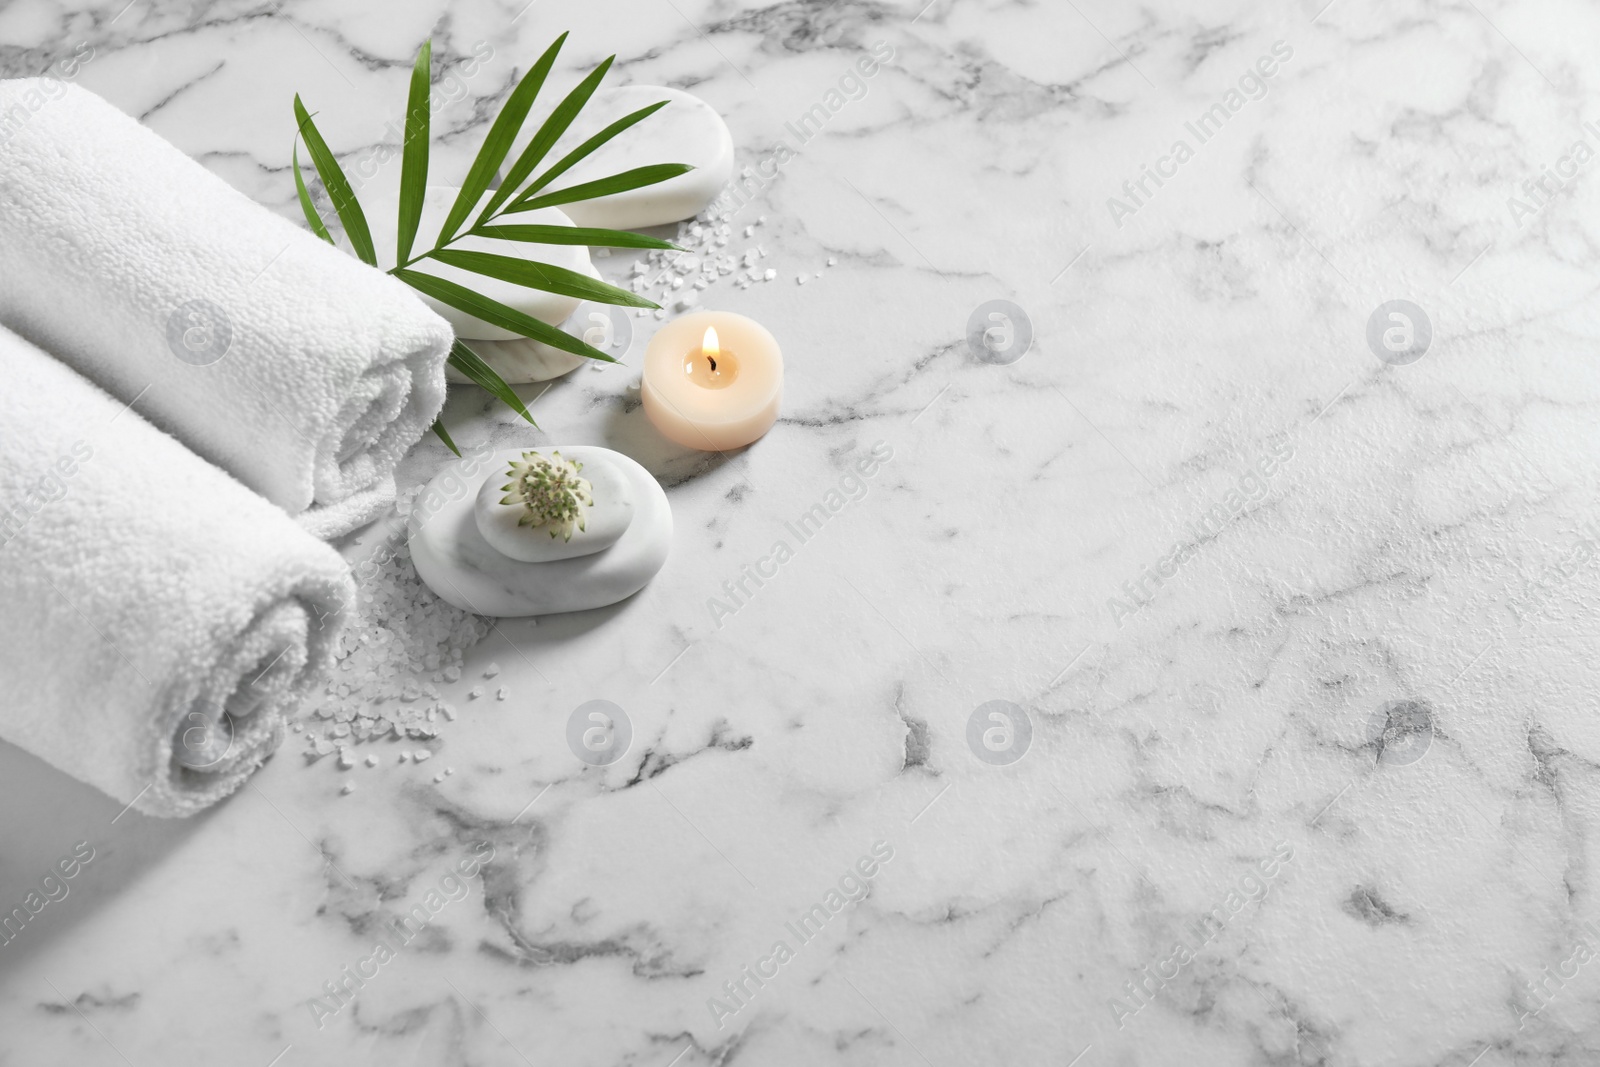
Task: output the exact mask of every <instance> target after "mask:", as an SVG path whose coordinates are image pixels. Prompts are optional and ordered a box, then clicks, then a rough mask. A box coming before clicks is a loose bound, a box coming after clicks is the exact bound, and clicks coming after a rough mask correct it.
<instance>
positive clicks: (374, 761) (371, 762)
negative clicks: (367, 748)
mask: <svg viewBox="0 0 1600 1067" xmlns="http://www.w3.org/2000/svg"><path fill="white" fill-rule="evenodd" d="M377 765H378V757H377V756H368V757H367V766H368V767H376V766H377Z"/></svg>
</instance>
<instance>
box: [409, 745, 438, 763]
mask: <svg viewBox="0 0 1600 1067" xmlns="http://www.w3.org/2000/svg"><path fill="white" fill-rule="evenodd" d="M432 755H433V752H432V751H431V750H429V749H426V748H419V749H417V750H416V751H415V752H413V753H411V762H412V763H421V762H422V761H423V760H425V759H428V758H430V757H431V756H432Z"/></svg>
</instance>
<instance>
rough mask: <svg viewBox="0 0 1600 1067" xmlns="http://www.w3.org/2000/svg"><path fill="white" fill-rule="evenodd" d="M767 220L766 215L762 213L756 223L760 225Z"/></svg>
mask: <svg viewBox="0 0 1600 1067" xmlns="http://www.w3.org/2000/svg"><path fill="white" fill-rule="evenodd" d="M766 221H767V217H766V216H765V215H762V216H760V217H759V218H757V219H756V225H757V226H759V225H761V224H762V223H763V222H766Z"/></svg>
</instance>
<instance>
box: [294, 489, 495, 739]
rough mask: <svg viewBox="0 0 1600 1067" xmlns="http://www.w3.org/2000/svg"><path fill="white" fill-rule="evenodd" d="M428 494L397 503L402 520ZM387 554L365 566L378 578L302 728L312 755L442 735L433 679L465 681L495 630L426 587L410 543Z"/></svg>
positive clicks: (395, 544)
mask: <svg viewBox="0 0 1600 1067" xmlns="http://www.w3.org/2000/svg"><path fill="white" fill-rule="evenodd" d="M421 488H422V487H421V486H418V487H416V488H415V489H412V490H410V491H409V492H407V493H406V494H404V495H403V496H402V497H401V499H400V501H399V502H398V503H397V504H396V509H397V510H398V511H399V512H400V513H401V514H402V515H404V514H407V513H408V512H409V511H410V506H411V502H412V501H413V500H414V499H415V498H416V496H417V493H418V492H419V491H420V490H421ZM380 553H381V555H380V556H375V557H373V559H372V561H371V564H372V565H371V566H367V567H364V568H362V571H363V573H365V572H369V571H370V572H371V574H370V577H367V578H366V579H365V580H363V581H362V582H361V583H360V584H359V586H358V587H357V595H356V601H355V603H354V604H353V605H352V611H351V617H350V620H349V622H348V623H347V624H346V626H345V629H344V632H343V633H342V634H340V636H339V641H338V648H337V657H338V669H337V673H336V674H335V678H336V679H337V680H336V681H330V682H329V683H328V684H327V685H326V687H325V690H324V692H323V693H322V694H321V695H320V696H319V697H311V698H308V699H307V701H306V707H307V708H308V709H309V713H308V715H305V716H302V718H301V720H300V722H298V723H296V726H298V727H301V728H302V731H303V736H304V737H305V739H306V745H307V752H306V754H307V756H308V757H311V758H315V757H319V756H326V755H329V754H330V753H332V752H333V751H334V748H335V746H334V744H333V741H332V738H334V737H337V738H338V739H339V742H340V744H341V745H359V744H362V743H364V742H368V741H376V740H379V739H383V738H390V737H393V738H395V739H405V738H410V739H412V740H425V739H428V738H432V737H437V736H438V734H439V724H438V723H437V721H431V722H430V721H429V719H430V713H433V714H434V715H435V716H436V715H437V712H438V711H440V710H443V707H444V705H442V704H440V703H439V697H440V693H439V689H438V687H437V686H436V685H434V684H433V679H434V678H435V676H437V677H438V679H439V680H442V681H450V682H453V681H456V680H458V679H459V678H460V677H461V670H462V658H463V653H464V652H465V651H466V650H467V649H469V648H471V647H472V646H474V645H476V644H477V643H478V642H479V641H481V640H483V638H484V637H485V636H486V635H487V634H488V632H489V624H488V623H487V622H486V621H485V620H484V619H482V618H481V617H479V616H477V615H472V614H469V613H468V612H464V611H461V610H459V609H457V608H453V607H451V606H450V605H449V604H446V603H445V602H444V601H442V600H440V599H439V598H438V597H436V596H435V595H434V594H433V592H432V591H431V590H429V589H428V588H427V587H426V586H425V585H423V584H422V580H421V579H420V578H418V577H417V572H416V569H415V568H414V567H413V566H412V565H411V559H410V556H409V555H408V554H406V552H405V542H404V540H403V538H397V539H396V540H394V541H392V542H386V543H385V545H384V547H383V549H380ZM380 558H382V559H383V562H382V563H381V565H380V564H378V563H377V561H378V559H380ZM341 675H342V677H340V676H341ZM452 710H453V709H452ZM444 717H445V718H446V719H449V718H450V714H449V713H448V712H447V713H446V714H445V716H444ZM402 758H404V757H402ZM369 765H370V764H369Z"/></svg>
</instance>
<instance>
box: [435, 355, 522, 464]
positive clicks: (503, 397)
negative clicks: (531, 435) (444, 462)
mask: <svg viewBox="0 0 1600 1067" xmlns="http://www.w3.org/2000/svg"><path fill="white" fill-rule="evenodd" d="M450 365H451V366H452V367H454V368H455V369H456V370H458V371H460V372H461V373H462V374H465V375H466V376H467V377H468V378H470V379H471V380H472V383H473V384H474V385H481V386H482V387H483V388H485V389H487V390H488V391H489V392H491V393H493V394H494V395H495V396H497V397H499V398H500V401H501V402H502V403H504V404H505V405H506V406H507V407H509V408H510V409H511V410H512V411H515V412H516V413H517V414H518V415H521V416H522V417H523V418H525V419H527V420H528V425H530V426H532V427H533V428H534V429H536V430H537V429H538V428H539V424H538V423H537V422H534V421H533V416H532V415H530V414H528V408H527V406H526V405H524V404H523V403H522V398H521V397H520V396H518V395H517V394H516V392H515V391H513V390H512V388H511V386H509V385H507V384H506V382H505V379H504V378H502V377H500V375H499V374H497V373H495V369H494V368H493V367H491V366H489V364H487V363H485V362H484V361H483V357H482V356H480V355H478V353H476V352H474V351H473V350H472V349H470V348H468V347H467V346H466V345H465V344H463V343H462V342H461V340H460V339H459V338H458V339H457V340H456V341H455V343H453V344H452V345H451V346H450ZM458 455H459V453H458Z"/></svg>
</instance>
